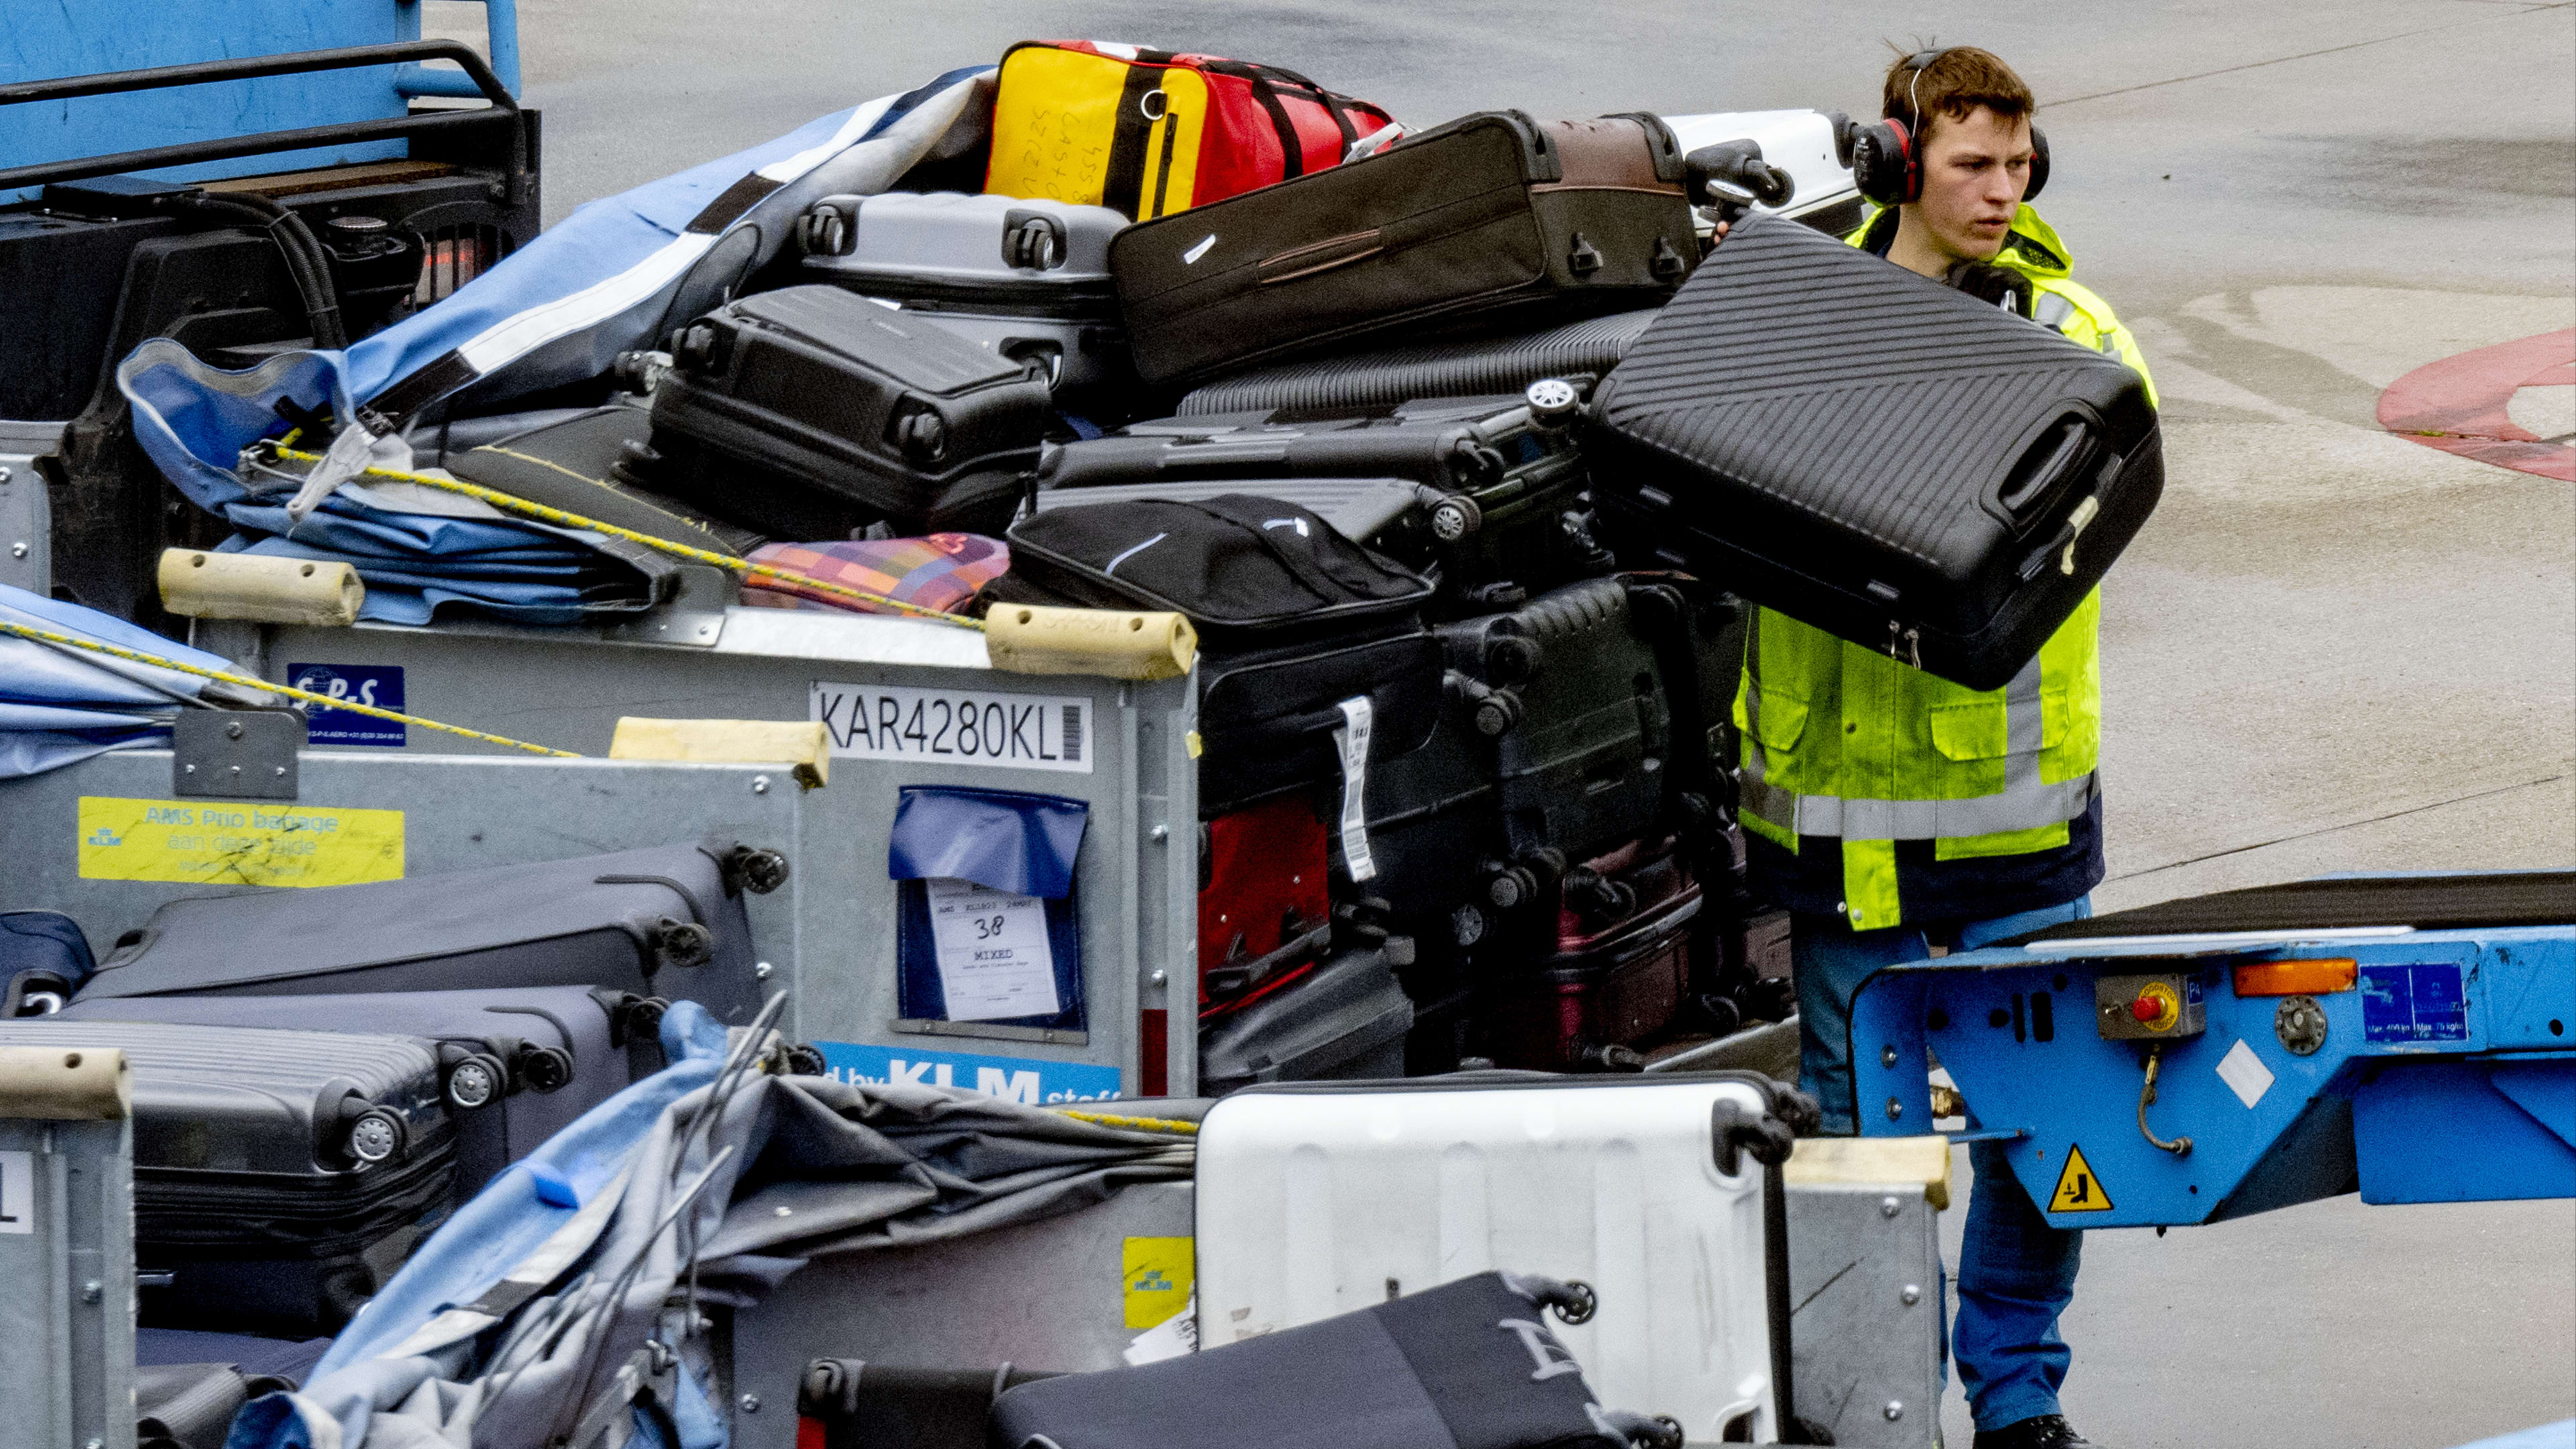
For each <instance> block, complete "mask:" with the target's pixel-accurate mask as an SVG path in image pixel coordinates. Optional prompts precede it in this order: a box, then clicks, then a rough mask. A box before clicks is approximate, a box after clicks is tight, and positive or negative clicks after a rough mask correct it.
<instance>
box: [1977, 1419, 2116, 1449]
mask: <svg viewBox="0 0 2576 1449" xmlns="http://www.w3.org/2000/svg"><path fill="white" fill-rule="evenodd" d="M1974 1449H2101V1446H2100V1445H2098V1444H2096V1443H2094V1442H2093V1441H2092V1440H2090V1439H2087V1438H2085V1437H2084V1436H2083V1435H2081V1434H2078V1433H2076V1432H2075V1426H2073V1425H2072V1424H2069V1423H2067V1422H2066V1416H2065V1415H2063V1414H2041V1415H2039V1416H2037V1417H2035V1418H2029V1419H2024V1420H2022V1421H2021V1422H2019V1423H2017V1424H2006V1425H2004V1426H2003V1427H2002V1428H2000V1429H1979V1430H1978V1431H1977V1442H1976V1445H1975V1446H1974Z"/></svg>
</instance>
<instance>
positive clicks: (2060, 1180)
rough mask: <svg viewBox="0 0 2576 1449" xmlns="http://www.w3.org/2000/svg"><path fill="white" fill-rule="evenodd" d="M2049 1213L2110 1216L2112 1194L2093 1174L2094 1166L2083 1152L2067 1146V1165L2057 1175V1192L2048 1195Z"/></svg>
mask: <svg viewBox="0 0 2576 1449" xmlns="http://www.w3.org/2000/svg"><path fill="white" fill-rule="evenodd" d="M2048 1210H2049V1211H2050V1212H2053V1213H2107V1212H2109V1211H2110V1210H2111V1195H2110V1194H2109V1193H2107V1192H2104V1191H2103V1190H2102V1180H2101V1179H2100V1178H2098V1177H2095V1176H2094V1175H2093V1164H2092V1163H2089V1162H2087V1161H2085V1160H2084V1149H2083V1148H2081V1147H2078V1146H2076V1145H2075V1144H2074V1143H2072V1142H2069V1143H2067V1144H2066V1166H2065V1167H2063V1168H2061V1169H2060V1170H2059V1171H2058V1174H2057V1190H2056V1191H2055V1192H2052V1193H2050V1194H2049V1195H2048Z"/></svg>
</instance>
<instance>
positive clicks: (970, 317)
mask: <svg viewBox="0 0 2576 1449" xmlns="http://www.w3.org/2000/svg"><path fill="white" fill-rule="evenodd" d="M1126 225H1127V218H1126V217H1124V216H1121V215H1120V214H1118V213H1117V212H1115V211H1112V210H1110V209H1109V208H1108V207H1105V206H1075V205H1072V204H1070V203H1068V202H1061V201H1044V200H1029V199H1026V198H1023V197H1017V196H970V195H968V194H966V193H964V192H959V191H932V192H908V191H887V192H880V193H879V194H877V195H875V196H827V197H824V198H823V199H822V200H821V201H818V202H816V203H815V204H814V205H813V207H812V208H811V209H810V210H808V211H807V212H806V214H805V217H804V220H803V222H802V223H801V224H800V226H799V229H798V236H799V240H800V242H801V244H802V246H803V249H804V252H805V264H804V270H805V273H806V277H807V279H808V280H811V281H817V282H830V283H833V284H834V285H836V286H840V287H846V288H848V289H849V290H851V291H853V292H858V293H860V294H862V295H864V296H869V297H874V298H877V299H878V300H880V301H884V302H888V303H894V304H898V305H900V306H901V307H902V309H903V310H904V311H907V312H915V313H918V314H920V315H921V316H923V317H926V318H928V319H929V320H931V321H932V322H935V323H937V324H938V325H940V326H942V327H945V328H947V329H948V330H950V331H952V332H956V333H958V334H959V335H961V336H963V337H964V338H966V340H967V341H969V342H972V343H974V344H975V345H976V346H978V347H981V348H983V349H985V350H986V351H988V352H998V353H1000V354H1001V355H1003V356H1005V357H1011V358H1017V359H1019V360H1021V361H1024V362H1036V363H1038V364H1039V365H1040V366H1042V367H1043V368H1044V369H1045V370H1046V373H1047V378H1048V381H1049V382H1050V384H1052V385H1053V387H1054V388H1055V390H1056V391H1057V392H1058V393H1059V394H1068V393H1071V394H1080V393H1084V392H1089V391H1095V390H1097V389H1100V388H1104V387H1120V386H1125V385H1129V384H1132V382H1133V377H1132V375H1131V373H1130V371H1129V365H1128V361H1127V338H1126V334H1125V333H1124V332H1122V331H1121V330H1120V329H1119V325H1118V317H1119V313H1118V293H1117V289H1116V287H1115V286H1114V285H1113V284H1112V283H1111V281H1110V278H1109V239H1110V238H1111V237H1113V236H1115V235H1117V234H1118V232H1119V231H1120V230H1121V229H1122V228H1124V227H1125V226H1126Z"/></svg>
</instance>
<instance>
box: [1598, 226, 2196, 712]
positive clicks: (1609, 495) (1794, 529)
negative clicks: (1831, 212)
mask: <svg viewBox="0 0 2576 1449" xmlns="http://www.w3.org/2000/svg"><path fill="white" fill-rule="evenodd" d="M1824 299H1830V302H1831V305H1830V306H1825V305H1819V303H1820V302H1821V301H1822V300H1824ZM1590 419H1591V427H1590V428H1589V430H1588V432H1587V437H1586V444H1585V446H1586V448H1587V450H1588V451H1589V452H1591V453H1592V454H1593V456H1594V457H1595V459H1596V461H1597V463H1598V465H1599V476H1600V478H1601V479H1602V486H1601V487H1599V488H1598V489H1596V490H1595V491H1596V495H1597V496H1598V498H1599V500H1600V502H1601V504H1602V506H1603V508H1604V510H1605V511H1606V512H1608V513H1610V514H1611V515H1612V516H1613V518H1614V519H1615V521H1616V523H1617V525H1618V527H1617V532H1618V534H1619V535H1620V537H1621V538H1622V539H1623V540H1624V542H1623V544H1622V547H1623V548H1624V549H1625V550H1626V551H1627V552H1628V553H1629V554H1630V555H1631V557H1632V559H1633V560H1636V561H1643V560H1655V561H1659V562H1661V563H1662V564H1664V565H1667V566H1673V567H1682V568H1687V569H1690V570H1691V571H1693V572H1696V573H1698V574H1700V575H1701V576H1702V577H1705V578H1709V579H1715V580H1722V581H1724V583H1725V585H1726V587H1728V588H1730V589H1732V590H1734V591H1736V592H1738V593H1741V594H1743V595H1744V596H1746V597H1747V598H1750V599H1752V600H1753V601H1755V602H1756V603H1760V604H1763V605H1766V606H1768V607H1770V608H1774V609H1777V610H1779V611H1780V612H1782V613H1784V614H1787V615H1789V616H1790V617H1792V618H1796V619H1802V620H1804V621H1806V622H1808V623H1810V624H1813V625H1815V626H1816V627H1818V628H1821V629H1825V630H1827V631H1829V632H1831V633H1834V634H1836V635H1839V636H1841V637H1842V638H1845V639H1848V640H1850V641H1852V642H1854V643H1856V644H1860V645H1863V646H1865V647H1868V648H1872V649H1885V650H1887V651H1888V652H1889V653H1891V654H1893V655H1895V656H1896V657H1897V658H1900V659H1903V660H1904V661H1906V662H1907V663H1909V664H1912V665H1914V666H1916V667H1918V668H1922V669H1926V670H1929V671H1931V672H1932V673H1934V674H1938V675H1940V676H1942V677H1943V678H1946V679H1951V680H1955V681H1957V682H1958V683H1961V684H1964V685H1967V686H1968V687H1970V688H1972V689H1994V688H1998V687H2001V686H2002V685H2004V684H2005V683H2007V682H2009V681H2010V680H2011V679H2012V678H2013V676H2014V675H2015V674H2016V673H2018V672H2019V671H2020V670H2021V668H2022V666H2023V665H2024V664H2026V663H2027V662H2029V660H2030V659H2031V658H2032V657H2033V656H2034V655H2036V654H2037V653H2038V651H2039V646H2040V645H2041V644H2042V643H2044V642H2045V641H2046V640H2047V638H2048V637H2049V635H2051V634H2052V633H2054V632H2056V630H2057V628H2058V626H2059V625H2060V624H2063V623H2064V622H2065V621H2066V618H2067V616H2068V615H2070V614H2072V613H2073V612H2074V610H2075V608H2076V606H2077V605H2078V604H2080V603H2081V602H2082V601H2083V600H2084V598H2085V596H2086V595H2087V594H2089V593H2090V592H2091V591H2092V589H2093V586H2094V585H2095V584H2097V583H2099V582H2100V581H2101V578H2102V575H2103V573H2104V571H2106V570H2107V569H2109V568H2110V566H2111V561H2112V560H2113V559H2115V558H2117V557H2118V556H2119V554H2120V551H2121V550H2122V549H2123V548H2125V547H2126V546H2127V544H2128V542H2129V540H2130V539H2131V538H2132V537H2134V536H2135V535H2136V533H2137V531H2138V528H2139V526H2140V525H2142V524H2143V523H2144V522H2145V521H2146V518H2147V514H2148V512H2149V511H2150V510H2152V509H2153V508H2154V506H2155V503H2156V498H2157V496H2158V494H2159V493H2161V492H2162V490H2163V486H2164V455H2163V449H2162V443H2161V438H2160V435H2159V433H2158V431H2157V427H2156V416H2155V410H2154V408H2153V407H2152V406H2151V405H2150V404H2149V403H2148V401H2147V393H2146V384H2145V380H2144V379H2143V378H2141V377H2140V376H2139V375H2138V374H2137V373H2136V372H2134V371H2132V370H2130V369H2129V368H2128V367H2127V366H2126V365H2125V364H2123V363H2122V362H2120V361H2119V360H2118V359H2117V358H2113V357H2106V356H2104V355H2102V354H2101V353H2098V352H2094V351H2092V350H2091V349H2089V348H2085V347H2080V346H2077V345H2076V344H2074V343H2072V342H2070V341H2068V340H2067V339H2066V338H2065V337H2063V336H2061V335H2059V334H2058V333H2056V332H2055V331H2053V330H2051V329H2049V328H2046V327H2042V326H2040V325H2038V324H2037V323H2034V322H2030V321H2026V320H2024V319H2022V318H2019V317H2016V316H2014V315H2012V314H2011V313H2009V312H2006V311H2004V310H2002V309H2000V308H1997V307H1993V306H1989V305H1987V304H1985V303H1983V302H1980V301H1978V300H1976V299H1975V298H1972V297H1969V296H1967V295H1966V294H1964V293H1962V292H1959V291H1956V290H1953V289H1952V288H1949V287H1946V286H1943V285H1941V284H1939V283H1937V282H1934V281H1931V280H1929V279H1927V278H1924V277H1919V276H1916V275H1914V274H1913V273H1911V272H1908V271H1906V270H1905V269H1904V268H1902V267H1897V266H1894V265H1891V264H1889V263H1887V262H1885V261H1882V260H1880V259H1879V258H1877V257H1873V256H1871V255H1869V254H1868V253H1866V252H1862V251H1859V250H1857V249H1855V248H1852V247H1848V246H1845V245H1843V244H1841V243H1840V242H1837V241H1835V240H1833V239H1832V238H1830V237H1826V236H1822V235H1820V234H1818V233H1816V232H1814V231H1812V230H1810V229H1808V228H1805V227H1802V226H1798V225H1796V224H1795V223H1792V222H1788V221H1784V220H1780V219H1778V218H1772V217H1761V216H1748V217H1746V218H1745V220H1744V222H1743V223H1742V226H1741V229H1740V230H1739V231H1737V232H1736V233H1734V234H1732V235H1730V236H1729V238H1728V240H1727V242H1726V244H1725V245H1724V246H1723V247H1720V248H1719V249H1718V250H1717V252H1716V253H1715V254H1714V255H1713V257H1712V262H1711V265H1709V266H1706V267H1704V268H1702V269H1701V270H1700V272H1699V273H1698V274H1697V275H1696V276H1695V277H1694V278H1693V279H1692V283H1691V285H1690V286H1688V287H1686V288H1684V289H1683V291H1682V293H1681V294H1680V295H1679V296H1677V297H1675V298H1674V300H1673V303H1672V305H1671V306H1669V307H1667V308H1666V309H1665V310H1664V314H1663V315H1662V316H1661V317H1659V318H1658V319H1656V321H1655V324H1654V325H1653V326H1651V327H1649V328H1648V329H1647V331H1646V335H1645V336H1643V337H1641V338H1639V339H1638V340H1637V343H1636V345H1635V346H1633V347H1632V348H1630V349H1629V352H1628V355H1627V357H1625V358H1624V359H1622V360H1621V362H1620V363H1619V365H1618V366H1617V367H1616V368H1614V369H1612V370H1611V374H1610V377H1609V378H1608V379H1607V380H1606V381H1604V382H1603V383H1602V384H1601V386H1600V387H1599V388H1597V389H1595V391H1594V393H1593V396H1592V405H1591V412H1590Z"/></svg>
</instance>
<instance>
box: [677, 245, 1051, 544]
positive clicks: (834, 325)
mask: <svg viewBox="0 0 2576 1449" xmlns="http://www.w3.org/2000/svg"><path fill="white" fill-rule="evenodd" d="M672 348H673V351H672V354H671V358H672V368H671V372H670V374H669V375H668V376H666V377H664V378H663V379H662V380H661V383H660V384H659V385H658V386H657V387H655V389H654V390H653V428H654V437H655V443H654V446H655V448H656V449H658V450H659V451H661V452H662V453H663V454H665V455H666V456H665V459H664V462H663V464H662V466H660V467H659V468H657V469H656V470H655V472H654V478H655V480H656V481H659V482H661V483H662V484H663V485H664V486H665V487H666V488H667V489H668V490H669V491H671V492H673V493H675V494H678V495H680V496H681V497H683V498H685V499H687V500H688V501H689V502H691V503H693V504H696V505H698V506H700V507H703V508H706V509H707V510H709V511H710V512H713V513H715V514H717V515H719V516H721V517H724V518H727V519H731V520H734V521H736V522H739V523H741V524H744V525H747V526H749V527H752V528H756V529H759V530H760V531H762V532H764V533H767V534H769V535H771V536H772V537H778V538H797V539H831V538H846V537H848V536H850V532H851V530H852V529H855V528H860V527H864V526H865V525H867V524H869V523H874V522H879V521H885V522H890V523H891V524H892V525H893V526H894V527H896V528H897V529H900V530H903V531H906V532H930V531H935V530H938V529H943V528H957V529H963V530H965V531H967V532H978V533H995V532H999V531H1000V529H1001V527H1002V525H1003V524H1004V523H1006V522H1007V521H1008V520H1009V518H1010V516H1011V512H1012V509H1013V507H1014V506H1015V505H1016V503H1017V501H1018V498H1019V493H1020V489H1019V484H1018V481H1017V476H1018V474H1019V473H1020V472H1021V471H1022V470H1024V469H1026V468H1028V467H1029V466H1030V465H1031V464H1033V463H1035V462H1036V461H1037V448H1038V440H1039V436H1040V434H1041V433H1042V431H1043V430H1044V428H1045V426H1046V423H1047V417H1048V394H1047V384H1046V379H1045V377H1044V376H1043V375H1042V374H1041V373H1040V372H1039V371H1038V370H1037V368H1036V367H1035V366H1034V365H1032V364H1030V363H1025V362H1022V361H1020V360H1018V359H1015V358H1008V357H1002V356H999V355H997V354H994V353H991V352H986V351H984V350H983V349H981V348H979V347H977V346H975V344H974V343H972V342H969V341H967V340H966V339H964V338H962V337H959V336H958V335H956V334H955V333H953V332H950V331H948V330H946V329H944V328H942V327H940V326H939V325H938V324H937V323H935V322H930V321H927V320H924V319H922V318H919V317H912V316H906V315H905V314H903V313H901V312H898V311H894V310H891V309H889V308H886V307H881V306H879V305H877V304H876V303H874V302H871V301H869V300H868V299H866V298H865V297H861V296H858V295H857V294H855V293H851V292H846V291H843V290H841V289H840V288H838V287H831V286H821V285H814V286H802V287H784V288H781V289H779V290H778V291H774V292H757V293H754V294H753V295H751V296H748V297H744V298H742V299H740V300H739V301H735V302H730V303H727V304H726V305H725V306H723V307H720V308H718V309H717V310H715V311H714V312H711V313H709V314H707V315H706V316H705V317H703V318H701V319H699V320H698V321H696V322H694V323H691V324H690V325H689V326H688V327H686V328H684V329H682V331H681V333H680V336H679V338H678V340H677V341H675V342H674V343H673V344H672Z"/></svg>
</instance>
